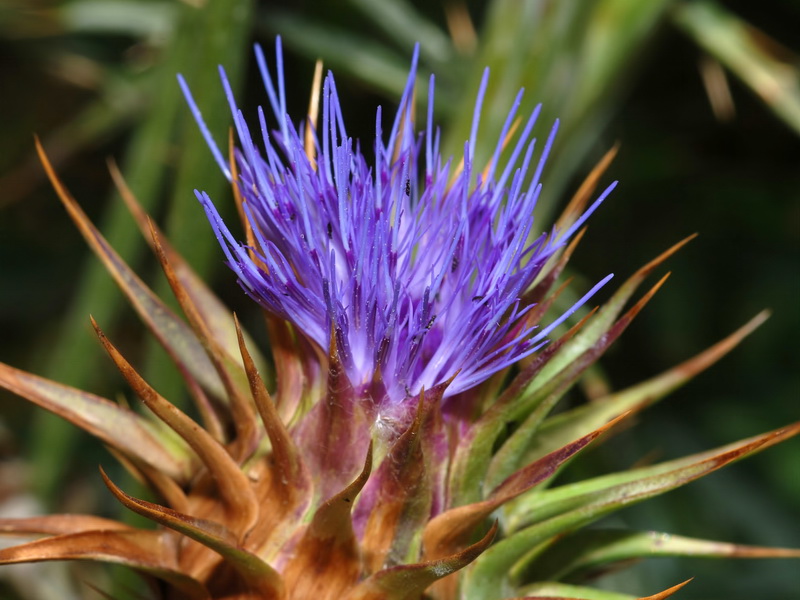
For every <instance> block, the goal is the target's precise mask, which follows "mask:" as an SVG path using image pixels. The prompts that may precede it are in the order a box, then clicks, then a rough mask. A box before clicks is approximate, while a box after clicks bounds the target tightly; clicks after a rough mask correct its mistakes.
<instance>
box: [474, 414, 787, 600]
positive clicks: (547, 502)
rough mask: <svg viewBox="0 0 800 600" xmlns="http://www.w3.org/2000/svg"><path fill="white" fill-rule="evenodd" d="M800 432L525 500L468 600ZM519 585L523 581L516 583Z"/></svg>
mask: <svg viewBox="0 0 800 600" xmlns="http://www.w3.org/2000/svg"><path fill="white" fill-rule="evenodd" d="M798 433H800V423H795V424H794V425H791V426H788V427H785V428H783V429H778V430H775V431H771V432H768V433H766V434H763V435H760V436H756V437H753V438H749V439H746V440H742V441H740V442H737V443H734V444H730V445H728V446H723V447H722V448H718V449H716V450H712V451H709V452H703V453H700V454H696V455H693V456H689V457H685V458H682V459H679V460H675V461H670V462H667V463H662V464H659V465H655V466H652V467H646V468H642V469H633V470H630V471H623V472H621V473H614V474H611V475H607V476H605V477H598V478H594V479H589V480H587V481H582V482H579V483H575V484H571V485H566V486H561V487H559V488H556V489H554V490H549V491H546V492H542V493H541V494H534V495H526V496H523V497H522V498H520V499H519V500H517V501H515V502H513V503H512V504H511V505H510V506H509V508H508V519H507V529H508V531H510V532H512V533H511V534H510V535H509V537H507V538H506V539H504V540H502V541H500V542H498V543H497V544H495V545H494V546H492V547H491V548H490V549H489V550H488V551H487V552H486V553H484V555H483V556H481V558H480V560H478V561H477V562H476V563H475V565H474V566H473V567H471V568H470V569H468V570H467V573H466V576H465V580H464V589H465V590H466V594H465V596H464V597H465V600H478V599H480V598H485V597H488V596H489V595H490V592H491V591H492V590H497V589H502V586H503V583H504V582H506V581H507V577H508V575H507V573H508V565H512V564H517V563H518V562H519V561H522V563H521V564H524V563H525V556H526V555H527V554H528V553H529V552H531V548H533V549H534V552H535V549H536V548H537V547H539V546H540V545H541V544H542V543H544V542H547V541H548V540H551V539H552V538H554V537H556V536H559V535H562V534H564V533H567V532H570V531H574V530H575V529H578V528H580V527H584V526H585V525H588V524H589V523H592V522H593V521H596V520H597V519H599V518H601V517H603V516H605V515H607V514H609V513H612V512H615V511H617V510H619V509H621V508H623V507H624V506H627V505H629V504H633V503H636V502H641V501H642V500H645V499H647V498H651V497H653V496H657V495H660V494H663V493H664V492H667V491H669V490H672V489H675V488H676V487H680V486H682V485H685V484H687V483H689V482H691V481H694V480H695V479H699V478H700V477H703V476H704V475H707V474H709V473H712V472H714V471H716V470H717V469H720V468H722V467H723V466H725V465H727V464H730V463H732V462H735V461H737V460H739V459H741V458H744V457H745V456H748V455H751V454H754V453H756V452H758V451H760V450H764V449H766V448H768V447H770V446H773V445H775V444H777V443H779V442H781V441H783V440H785V439H788V438H790V437H792V436H794V435H797V434H798ZM514 583H516V584H519V583H521V582H519V581H515V582H514Z"/></svg>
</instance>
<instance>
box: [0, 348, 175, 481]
mask: <svg viewBox="0 0 800 600" xmlns="http://www.w3.org/2000/svg"><path fill="white" fill-rule="evenodd" d="M0 387H2V388H4V389H7V390H8V391H10V392H12V393H14V394H17V395H19V396H21V397H23V398H25V399H27V400H29V401H31V402H33V403H34V404H36V405H38V406H40V407H42V408H44V409H45V410H48V411H50V412H52V413H53V414H56V415H58V416H60V417H62V418H63V419H66V420H67V421H69V422H70V423H72V424H74V425H76V426H77V427H80V428H81V429H83V430H85V431H87V432H89V433H90V434H92V435H93V436H95V437H97V438H98V439H100V440H102V441H103V442H105V443H106V444H108V445H109V446H110V447H111V448H114V449H116V450H117V451H118V452H119V453H120V454H121V455H122V456H124V457H126V458H127V459H129V460H130V461H131V462H132V463H134V464H135V465H142V464H145V465H148V466H150V467H152V468H153V469H155V470H157V471H160V472H162V473H164V474H165V475H166V476H168V477H170V478H171V479H174V480H175V481H178V482H180V483H185V482H186V481H187V480H188V478H189V463H188V461H187V460H186V454H185V450H188V449H186V448H185V447H180V448H179V449H169V447H168V446H167V445H166V444H165V443H162V440H160V439H159V438H157V437H156V435H155V434H154V432H153V430H152V429H151V426H150V425H149V424H148V423H147V421H146V420H145V419H144V418H142V417H141V416H139V415H138V414H136V413H135V412H133V411H132V410H129V409H127V408H124V407H121V406H119V405H118V404H115V403H114V402H111V401H109V400H106V399H105V398H101V397H100V396H95V395H94V394H90V393H88V392H84V391H81V390H78V389H75V388H71V387H69V386H66V385H61V384H59V383H55V382H54V381H50V380H48V379H44V378H42V377H38V376H36V375H33V374H31V373H26V372H25V371H20V370H19V369H15V368H13V367H10V366H8V365H6V364H4V363H0Z"/></svg>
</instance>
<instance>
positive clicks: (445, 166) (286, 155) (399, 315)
mask: <svg viewBox="0 0 800 600" xmlns="http://www.w3.org/2000/svg"><path fill="white" fill-rule="evenodd" d="M276 49H277V78H276V79H275V80H273V78H272V75H271V74H270V73H269V71H268V69H267V66H266V61H265V59H264V55H263V52H262V50H261V48H260V47H256V57H257V59H258V64H259V67H260V69H261V75H262V77H263V80H264V83H265V87H266V91H267V95H268V97H269V102H270V107H271V110H272V113H273V115H274V117H275V118H276V119H277V128H276V129H270V127H269V126H268V125H267V119H266V116H265V114H264V111H263V109H261V108H259V109H258V124H259V126H258V130H256V131H255V132H251V130H250V129H249V128H248V126H247V124H246V122H245V118H244V116H243V114H242V112H241V111H240V110H239V109H238V108H237V106H236V103H235V100H234V98H233V95H232V92H231V89H230V86H229V84H228V81H227V79H226V77H225V73H224V71H223V70H222V69H220V73H221V77H222V83H223V86H224V88H225V92H226V94H227V97H228V101H229V103H230V107H231V111H232V113H233V117H234V123H235V128H236V132H237V134H238V138H239V145H240V147H239V148H238V149H237V150H236V151H235V158H236V164H237V169H238V188H239V190H240V193H241V195H242V198H243V200H244V202H243V205H244V212H245V215H246V218H247V220H248V221H249V225H250V227H251V228H252V231H253V233H254V236H255V239H256V241H257V244H256V246H255V247H249V246H247V245H245V244H243V243H241V242H239V241H237V240H236V239H235V238H234V236H233V235H232V234H231V232H230V231H229V229H228V228H227V227H226V225H225V224H224V223H223V222H222V220H221V218H220V216H219V213H218V212H217V210H216V208H215V207H214V204H213V203H212V201H211V199H210V198H209V197H208V195H207V194H205V193H202V192H196V194H197V197H198V199H199V200H200V202H201V203H202V204H203V206H204V208H205V210H206V213H207V214H208V218H209V220H210V222H211V225H212V227H213V228H214V231H215V233H216V235H217V238H218V240H219V242H220V245H221V246H222V248H223V250H224V252H225V255H226V257H227V263H228V265H229V266H230V267H231V268H232V269H233V270H234V272H235V273H236V274H237V276H238V278H239V283H240V285H241V286H242V287H243V288H244V290H245V292H247V294H248V295H249V296H250V297H252V298H253V299H254V300H255V301H256V302H258V303H259V304H260V305H261V306H262V307H263V308H265V309H266V310H267V311H269V312H270V313H273V314H275V315H277V316H279V317H281V318H283V319H286V320H287V321H289V322H290V323H292V324H293V325H294V326H295V327H296V328H297V329H298V330H300V331H301V332H302V333H303V334H305V335H306V336H307V337H308V338H309V339H311V340H313V341H314V342H315V343H316V344H318V345H319V346H320V347H322V348H327V347H328V345H329V344H330V343H331V341H333V343H335V347H336V350H337V351H338V354H339V357H340V360H341V362H342V364H343V366H344V369H345V371H346V373H347V376H348V377H349V379H350V381H351V383H352V384H353V386H355V387H356V388H359V387H361V386H366V385H369V384H370V383H371V382H373V381H374V380H376V379H378V378H379V379H380V380H381V381H382V383H383V387H384V389H385V397H384V398H383V399H376V400H377V401H378V402H379V403H390V404H398V403H400V402H402V401H403V400H404V399H405V398H408V397H412V396H416V395H417V394H418V393H419V392H420V390H421V389H423V388H425V389H430V388H432V387H433V386H435V385H437V384H439V383H442V382H444V381H447V380H448V379H450V378H453V377H454V379H453V381H452V383H451V384H450V386H449V387H448V388H447V391H446V395H447V396H452V395H453V394H456V393H459V392H462V391H464V390H467V389H469V388H471V387H473V386H475V385H477V384H479V383H480V382H482V381H484V380H485V379H486V378H488V377H489V376H491V375H492V374H493V373H496V372H497V371H499V370H501V369H503V368H505V367H507V366H509V365H511V364H512V363H514V362H516V361H518V360H520V359H521V358H523V357H525V356H528V355H530V354H531V353H533V352H535V351H536V350H537V349H538V348H540V347H541V346H542V345H543V344H545V343H546V341H547V335H548V333H549V332H550V331H551V330H552V329H553V328H554V327H556V326H557V325H558V324H560V323H561V322H562V321H563V320H564V319H566V318H567V317H568V316H569V315H570V314H572V312H574V311H575V310H576V309H577V308H578V307H579V306H581V305H582V304H583V303H584V302H585V301H586V300H587V299H588V298H589V297H591V296H592V294H594V293H595V292H596V291H597V289H599V288H600V287H601V286H602V285H603V284H605V283H606V282H607V281H608V279H610V277H611V276H610V275H609V276H608V277H606V278H605V279H604V280H603V281H601V282H600V283H598V284H597V285H596V286H595V287H594V288H593V289H592V290H590V291H589V293H587V294H586V295H585V296H584V297H583V298H581V299H580V300H579V301H578V302H577V303H576V304H575V305H574V306H573V307H572V308H570V309H569V310H568V311H567V312H565V313H564V314H563V315H561V316H560V317H559V318H557V319H556V320H555V321H553V322H552V323H550V324H549V325H548V326H546V327H544V328H538V327H537V325H536V324H531V323H528V322H527V319H526V315H527V313H528V311H529V309H530V308H531V306H525V305H523V304H522V302H521V299H522V297H523V295H524V294H525V292H526V291H527V290H528V289H529V288H530V287H531V285H532V284H533V282H534V280H535V279H536V277H537V275H538V274H539V273H540V271H541V269H542V267H543V266H544V264H545V263H546V262H547V261H548V259H549V258H550V257H552V256H553V254H554V253H556V252H557V251H558V250H559V249H560V248H561V247H563V246H564V244H565V243H566V241H567V240H568V239H569V238H570V236H572V235H573V234H574V233H575V232H576V231H577V230H578V229H579V228H580V227H581V226H582V224H583V223H584V221H585V220H586V219H587V218H588V217H589V215H590V214H591V213H592V212H593V211H594V210H595V209H596V208H597V206H598V205H599V204H600V203H601V202H602V201H603V199H604V198H605V197H606V196H607V195H608V193H610V191H611V190H612V189H613V188H614V185H615V184H612V185H611V186H609V187H608V188H607V189H606V190H605V191H604V192H603V194H602V195H601V196H600V197H599V198H598V199H597V200H596V201H595V202H594V204H593V205H592V206H591V207H590V208H589V209H588V210H586V212H585V213H584V214H583V215H582V216H581V217H580V218H579V219H578V220H577V221H576V222H575V223H574V224H573V225H571V226H570V227H569V228H568V229H566V230H564V231H557V230H556V229H555V228H554V229H553V230H552V231H550V232H548V233H542V234H541V235H538V236H537V235H536V234H535V233H534V229H533V227H534V219H533V209H534V207H535V205H536V201H537V199H538V197H539V194H540V192H541V189H542V186H541V183H540V177H541V173H542V169H543V166H544V163H545V160H546V158H547V155H548V153H549V151H550V149H551V147H552V144H553V139H554V137H555V133H556V130H557V127H558V123H556V124H555V125H554V126H553V128H552V130H551V132H550V135H549V136H548V138H547V141H546V142H545V144H544V148H543V149H542V151H541V152H540V153H539V156H538V160H536V161H534V154H535V150H536V140H535V138H532V137H531V134H532V129H533V126H534V124H535V122H536V119H537V116H538V115H539V111H540V107H537V108H536V110H534V111H533V113H532V114H531V115H530V116H529V117H528V119H527V121H526V123H525V125H524V127H523V128H522V131H521V133H520V135H519V136H518V137H517V138H516V142H515V143H514V145H513V147H510V148H509V149H508V150H509V151H510V155H509V158H508V160H507V161H505V163H504V164H503V165H500V164H499V163H500V156H501V151H502V150H503V140H504V139H505V138H506V136H507V134H508V132H509V130H510V128H511V126H512V122H513V121H514V119H515V118H516V113H517V110H518V108H519V105H520V102H521V99H522V91H520V93H519V94H518V95H517V98H516V100H515V102H514V105H513V106H512V108H511V110H510V112H509V114H508V118H507V119H506V121H505V125H504V127H503V131H502V133H501V134H500V138H499V141H498V143H497V145H496V148H495V150H494V154H493V156H492V159H491V161H490V163H489V165H488V167H487V168H486V169H485V170H484V171H483V172H482V173H481V168H476V165H474V164H473V156H474V154H475V144H476V139H477V133H478V124H479V120H480V113H481V104H482V100H483V96H484V92H485V90H486V85H487V82H488V77H489V72H488V69H487V70H486V72H485V73H484V77H483V80H482V82H481V86H480V90H479V92H478V98H477V102H476V105H475V113H474V118H473V123H472V131H471V134H470V139H469V141H468V142H467V143H465V144H464V156H463V161H461V163H460V164H459V165H458V166H456V165H455V164H454V162H453V160H452V159H444V158H443V157H442V156H441V154H440V150H439V142H440V136H439V130H438V128H434V125H433V98H434V77H433V76H431V78H430V84H429V89H428V107H427V121H426V127H425V130H424V131H421V132H417V131H415V130H414V125H413V118H412V115H413V110H412V96H413V94H412V92H413V87H414V82H415V78H416V68H417V56H418V51H416V50H415V52H414V57H413V60H412V66H411V71H410V73H409V76H408V82H407V84H406V86H405V90H404V92H403V95H402V97H401V98H400V103H399V109H398V110H397V113H396V114H395V116H394V118H393V121H392V123H391V128H390V129H389V131H388V135H387V133H386V132H384V131H383V119H382V112H381V109H380V108H378V110H377V115H376V119H375V123H376V125H375V129H376V131H375V142H374V162H373V163H371V162H368V159H367V158H366V157H365V155H364V153H363V152H362V149H361V147H360V145H359V143H358V142H354V141H353V139H352V138H351V137H349V136H348V134H347V131H346V129H345V123H344V119H343V116H342V106H341V104H340V101H339V96H338V94H337V90H336V85H335V82H334V78H333V75H332V74H330V73H328V75H327V77H326V78H325V81H324V86H323V92H322V119H321V123H320V127H319V130H318V131H317V132H316V133H315V134H314V141H313V144H314V150H315V157H314V158H309V156H308V155H307V154H306V147H305V146H304V140H303V136H302V135H301V132H303V130H304V127H305V126H304V124H302V123H300V124H298V125H297V126H296V125H294V124H293V123H292V121H291V120H290V119H289V116H288V115H287V114H286V96H285V88H284V76H283V63H282V55H281V45H280V39H279V40H278V42H277V44H276ZM180 81H181V86H182V87H183V89H184V93H185V94H186V97H187V99H188V101H189V104H190V106H191V108H192V110H193V112H194V114H195V117H196V119H197V121H198V123H199V125H200V128H201V130H202V132H203V135H204V136H205V138H206V141H207V142H208V144H209V146H210V147H211V151H212V152H213V154H214V157H215V158H216V160H217V162H218V164H219V166H220V168H221V169H222V171H223V172H224V173H225V175H226V176H227V177H228V179H229V180H230V179H231V178H232V173H231V170H230V169H229V166H228V165H227V164H226V161H225V159H224V158H223V156H222V153H221V152H220V151H219V149H218V147H217V146H216V144H215V143H214V141H213V139H212V138H211V136H210V134H209V132H208V130H207V128H206V127H205V125H204V123H203V121H202V117H201V115H200V112H199V110H198V109H197V106H196V104H195V103H194V101H193V99H192V97H191V94H190V92H189V90H188V88H187V86H186V83H185V82H184V81H183V79H181V80H180ZM253 133H256V134H260V139H254V136H253ZM531 171H532V173H531ZM251 253H252V255H254V256H255V260H254V259H253V258H252V256H251ZM331 335H333V336H334V338H333V340H331ZM376 376H379V377H376Z"/></svg>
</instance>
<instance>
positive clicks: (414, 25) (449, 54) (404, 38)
mask: <svg viewBox="0 0 800 600" xmlns="http://www.w3.org/2000/svg"><path fill="white" fill-rule="evenodd" d="M349 3H350V4H351V5H352V6H353V7H354V8H356V9H357V10H359V11H360V12H361V13H363V14H364V15H366V16H367V17H369V19H370V20H371V21H372V22H373V23H374V24H375V26H376V27H377V28H379V29H381V30H382V31H383V32H384V34H385V35H386V36H388V37H389V38H391V39H393V40H394V41H395V42H396V43H397V44H398V45H399V46H400V48H401V49H402V50H405V51H410V50H411V48H413V47H414V44H416V43H419V44H420V58H421V59H422V60H426V61H430V62H432V63H438V64H439V65H442V66H444V65H446V64H447V63H448V62H449V61H452V60H453V59H454V54H455V52H454V48H453V44H452V42H451V41H450V38H449V37H448V36H447V34H445V33H444V32H443V31H442V30H441V29H439V27H438V26H437V25H436V24H434V23H432V22H431V21H430V20H428V19H427V18H426V17H425V16H424V15H422V14H420V12H419V11H418V10H417V9H416V7H415V6H414V5H413V4H411V2H408V1H407V0H349Z"/></svg>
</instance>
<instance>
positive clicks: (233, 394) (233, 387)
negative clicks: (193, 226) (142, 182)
mask: <svg viewBox="0 0 800 600" xmlns="http://www.w3.org/2000/svg"><path fill="white" fill-rule="evenodd" d="M150 228H151V235H152V238H153V244H154V247H155V251H156V256H157V257H158V260H159V262H160V263H161V267H162V268H163V270H164V274H165V275H166V277H167V281H168V282H169V285H170V287H171V288H172V291H173V293H174V294H175V298H176V299H177V301H178V304H179V305H180V307H181V309H182V310H183V312H184V314H185V315H186V317H187V318H188V319H189V323H190V325H191V326H192V329H193V330H194V332H195V334H196V335H197V338H198V339H199V340H200V343H201V344H202V345H203V348H205V350H206V352H207V354H208V358H209V360H210V361H211V364H213V365H214V368H215V369H216V371H217V375H218V376H219V378H220V380H221V381H222V384H223V385H224V386H225V391H226V392H227V395H228V400H229V402H230V407H231V413H232V420H233V425H234V427H235V428H236V440H235V441H234V443H233V444H232V445H231V454H232V456H233V457H234V459H235V460H237V461H238V462H239V463H240V464H241V463H243V462H244V461H245V460H246V459H247V458H249V457H250V456H251V455H252V453H253V452H254V451H255V449H256V446H257V445H258V429H257V427H256V416H255V411H254V409H253V404H252V402H251V401H250V400H248V398H247V396H246V394H245V393H244V390H245V389H246V385H247V384H246V383H244V382H245V381H246V380H247V375H246V374H245V373H244V369H243V368H242V367H241V365H239V364H237V363H234V362H233V361H232V360H230V357H228V356H226V355H225V353H224V352H223V351H222V348H221V347H220V344H219V343H218V342H217V341H216V339H215V338H214V336H213V335H212V332H211V331H210V330H209V329H208V326H207V324H206V322H205V320H204V319H203V317H202V315H201V314H200V312H199V311H198V310H197V307H196V305H195V304H194V302H193V300H192V298H191V296H190V295H189V294H188V293H187V291H186V289H185V288H184V286H183V285H182V283H181V282H180V280H179V279H178V277H177V276H176V274H175V271H174V270H173V268H172V264H171V263H170V262H169V259H168V257H167V255H166V252H165V251H164V248H163V246H162V245H161V241H160V239H159V237H158V233H157V232H156V230H155V229H154V228H153V224H152V222H151V223H150Z"/></svg>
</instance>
